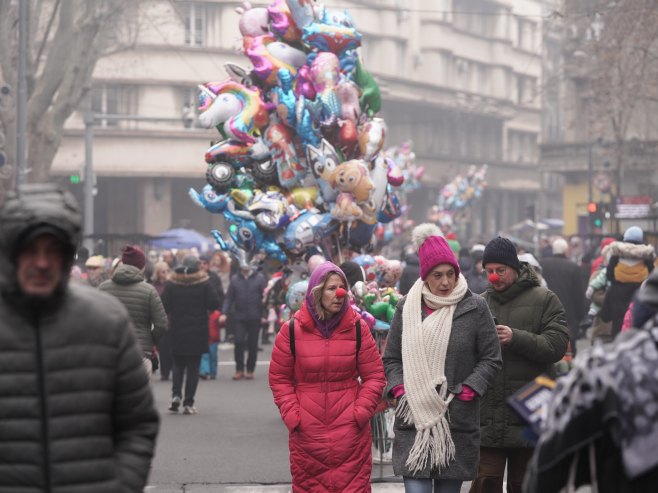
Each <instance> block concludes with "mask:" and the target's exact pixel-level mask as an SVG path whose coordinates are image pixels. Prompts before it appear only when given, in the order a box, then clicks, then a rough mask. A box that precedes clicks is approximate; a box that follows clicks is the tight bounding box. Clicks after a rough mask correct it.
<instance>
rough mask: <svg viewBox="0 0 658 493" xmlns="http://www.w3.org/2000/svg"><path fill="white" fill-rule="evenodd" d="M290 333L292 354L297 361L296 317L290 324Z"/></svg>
mask: <svg viewBox="0 0 658 493" xmlns="http://www.w3.org/2000/svg"><path fill="white" fill-rule="evenodd" d="M288 331H289V334H290V354H292V359H293V360H294V359H295V316H294V315H293V316H292V318H291V319H290V323H289V324H288Z"/></svg>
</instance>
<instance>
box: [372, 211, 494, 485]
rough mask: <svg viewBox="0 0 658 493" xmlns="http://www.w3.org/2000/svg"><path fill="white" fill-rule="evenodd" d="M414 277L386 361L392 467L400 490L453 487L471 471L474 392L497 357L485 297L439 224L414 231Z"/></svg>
mask: <svg viewBox="0 0 658 493" xmlns="http://www.w3.org/2000/svg"><path fill="white" fill-rule="evenodd" d="M413 242H414V245H415V247H416V249H417V250H418V257H419V260H420V279H418V280H417V281H416V282H415V284H414V285H413V286H412V288H411V290H410V291H409V293H408V294H407V296H405V297H404V298H402V299H400V302H399V303H398V305H397V309H396V311H395V316H394V317H393V320H392V322H391V329H390V333H389V336H388V342H387V345H386V351H385V353H384V357H383V359H384V369H385V371H386V378H387V389H386V391H387V395H388V396H389V397H390V398H391V399H392V400H393V401H394V402H397V408H396V417H395V427H394V430H395V439H394V442H393V470H394V472H395V474H396V475H401V476H403V479H404V485H405V492H406V493H432V492H434V493H458V492H459V491H460V489H461V485H462V482H463V481H470V480H472V479H474V478H475V477H476V476H477V471H478V463H479V451H480V398H481V397H482V396H483V395H484V393H485V392H486V390H487V388H488V387H489V385H490V384H491V383H492V382H493V380H494V377H495V375H496V372H497V371H498V370H499V369H500V367H501V365H502V359H501V350H500V344H499V342H498V337H497V335H496V329H495V325H494V321H493V318H492V316H491V313H490V312H489V308H488V307H487V304H486V302H485V301H484V299H483V298H481V297H480V296H479V295H477V294H473V293H472V292H471V291H469V289H468V287H467V285H466V279H465V278H464V276H463V275H462V274H461V273H460V271H459V263H458V262H457V259H456V258H455V255H454V254H453V252H452V250H451V249H450V246H449V245H448V243H447V241H446V240H445V239H444V238H443V236H442V234H441V231H440V230H439V228H438V227H436V226H435V225H433V224H422V225H420V226H418V227H416V228H415V229H414V231H413Z"/></svg>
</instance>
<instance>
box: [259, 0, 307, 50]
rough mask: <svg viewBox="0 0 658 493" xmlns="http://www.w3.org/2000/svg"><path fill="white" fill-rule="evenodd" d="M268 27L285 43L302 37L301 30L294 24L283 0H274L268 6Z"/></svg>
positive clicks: (295, 41) (293, 41)
mask: <svg viewBox="0 0 658 493" xmlns="http://www.w3.org/2000/svg"><path fill="white" fill-rule="evenodd" d="M267 12H268V14H269V16H270V29H271V30H272V32H273V33H274V34H276V35H277V36H278V37H279V38H281V39H283V40H284V41H286V42H287V43H297V42H298V41H299V40H300V39H301V37H302V31H301V30H300V29H299V28H298V27H297V24H295V20H294V19H293V17H292V12H290V8H289V7H288V5H287V4H286V2H285V0H274V2H272V3H271V4H270V5H269V6H268V7H267Z"/></svg>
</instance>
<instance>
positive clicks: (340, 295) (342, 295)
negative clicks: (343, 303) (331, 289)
mask: <svg viewBox="0 0 658 493" xmlns="http://www.w3.org/2000/svg"><path fill="white" fill-rule="evenodd" d="M346 294H347V291H345V290H344V289H343V288H337V289H336V298H345V295H346Z"/></svg>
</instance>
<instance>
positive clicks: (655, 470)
mask: <svg viewBox="0 0 658 493" xmlns="http://www.w3.org/2000/svg"><path fill="white" fill-rule="evenodd" d="M633 320H634V325H635V327H636V329H631V330H629V331H627V332H624V333H622V334H621V335H619V336H618V337H617V338H616V339H615V340H614V342H612V343H609V344H596V345H594V346H593V347H591V348H590V349H588V350H586V351H583V352H582V354H580V355H578V357H577V358H576V359H575V361H574V368H573V369H572V370H571V372H570V373H569V374H568V375H567V376H566V377H564V378H562V379H560V380H559V381H558V384H557V387H556V389H555V392H554V394H553V398H552V400H551V402H550V404H549V406H548V409H547V412H546V419H545V422H544V425H543V427H542V433H541V435H540V437H539V442H538V443H537V447H536V449H535V453H534V455H533V458H532V461H531V463H530V466H529V468H528V474H527V477H526V484H525V487H526V489H525V491H526V492H527V493H552V492H556V491H561V490H562V489H563V488H564V487H567V490H566V491H575V488H576V487H577V486H580V485H582V484H591V485H592V486H593V488H592V491H595V492H596V491H598V493H618V492H638V493H639V492H648V491H656V489H657V488H658V454H656V450H655V449H656V443H658V379H657V378H656V375H658V273H657V272H655V271H654V273H652V274H651V276H649V278H648V279H647V281H646V282H645V283H644V284H643V285H642V287H641V288H640V289H639V291H638V296H637V300H636V301H635V309H634V314H633Z"/></svg>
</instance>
